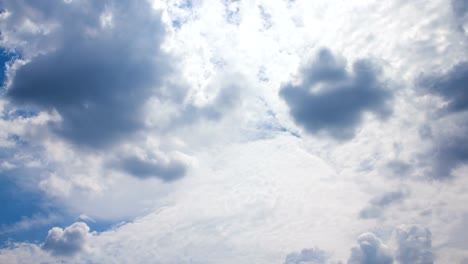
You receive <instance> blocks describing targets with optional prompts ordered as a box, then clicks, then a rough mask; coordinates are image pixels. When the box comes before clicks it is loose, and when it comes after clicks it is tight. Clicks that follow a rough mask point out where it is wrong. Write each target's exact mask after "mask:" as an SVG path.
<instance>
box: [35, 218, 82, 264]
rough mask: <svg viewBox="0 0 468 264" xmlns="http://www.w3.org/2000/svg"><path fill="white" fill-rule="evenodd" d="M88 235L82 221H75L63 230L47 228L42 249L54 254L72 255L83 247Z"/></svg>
mask: <svg viewBox="0 0 468 264" xmlns="http://www.w3.org/2000/svg"><path fill="white" fill-rule="evenodd" d="M89 236H90V234H89V227H88V225H87V224H85V223H83V222H76V223H74V224H72V225H70V226H68V227H66V228H65V230H63V229H62V228H60V227H54V228H52V229H50V230H49V233H48V234H47V238H46V240H45V242H44V244H43V245H42V249H44V250H46V251H49V252H50V253H51V254H52V255H56V256H72V255H74V254H76V253H78V252H80V251H82V250H83V249H84V248H85V246H86V242H87V240H88V237H89Z"/></svg>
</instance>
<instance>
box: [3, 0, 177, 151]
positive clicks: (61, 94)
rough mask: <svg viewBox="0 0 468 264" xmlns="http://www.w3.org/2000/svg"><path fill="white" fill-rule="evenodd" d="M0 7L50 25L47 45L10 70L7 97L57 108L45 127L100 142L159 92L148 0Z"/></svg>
mask: <svg viewBox="0 0 468 264" xmlns="http://www.w3.org/2000/svg"><path fill="white" fill-rule="evenodd" d="M3 8H5V9H6V10H7V12H8V14H9V15H8V17H7V21H6V22H7V23H8V22H9V23H21V22H20V21H28V19H30V20H32V23H37V24H52V25H54V26H53V27H51V28H50V30H51V32H50V34H49V35H50V36H47V39H53V40H54V42H53V43H51V46H52V47H51V49H52V50H50V51H46V52H45V53H43V54H38V55H37V56H34V57H31V58H29V57H26V59H27V60H28V61H27V62H26V63H25V64H24V65H23V66H19V67H18V69H17V70H16V71H15V72H14V74H13V77H12V79H11V84H10V85H9V87H8V90H7V96H8V97H9V98H10V99H11V100H12V101H14V102H16V103H21V104H28V105H32V106H36V107H40V108H43V109H46V110H49V111H53V110H55V111H57V112H58V114H59V115H60V117H61V121H60V122H58V123H54V124H52V128H53V130H54V131H55V132H57V133H58V134H59V135H61V136H63V137H65V138H66V139H68V140H70V141H72V142H73V143H76V144H80V145H86V146H92V147H96V146H103V145H108V144H111V143H113V142H114V141H116V140H119V139H122V138H126V137H129V136H131V134H132V133H133V132H135V131H137V130H138V129H140V128H142V126H143V125H144V123H143V120H142V113H141V109H142V108H141V107H142V105H143V104H144V103H145V101H146V99H147V98H149V97H151V96H154V95H156V94H158V92H159V93H161V92H160V91H161V89H160V86H162V84H163V79H164V78H165V77H166V75H168V74H169V72H170V69H171V63H170V60H169V58H168V55H166V54H165V53H164V52H162V51H161V48H160V46H161V42H162V40H163V38H164V35H165V30H164V26H163V25H162V23H161V21H160V16H159V15H158V14H157V13H156V11H154V9H153V8H152V7H151V6H150V5H149V3H147V2H146V1H138V2H134V1H110V2H109V3H105V4H104V3H93V4H92V3H90V2H87V1H85V2H83V3H82V2H75V1H73V2H66V1H57V2H55V3H54V4H52V3H51V4H50V5H40V4H36V3H34V2H29V1H28V2H20V3H17V2H15V3H12V2H11V1H7V2H6V3H4V4H3ZM31 14H32V16H31V17H29V16H30V15H31ZM7 36H8V35H7ZM43 52H44V51H43ZM166 96H168V95H166Z"/></svg>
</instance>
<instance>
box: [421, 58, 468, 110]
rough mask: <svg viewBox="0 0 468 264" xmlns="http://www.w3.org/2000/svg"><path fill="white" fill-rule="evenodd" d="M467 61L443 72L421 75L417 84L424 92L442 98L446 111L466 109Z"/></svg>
mask: <svg viewBox="0 0 468 264" xmlns="http://www.w3.org/2000/svg"><path fill="white" fill-rule="evenodd" d="M467 83H468V62H461V63H458V64H456V65H455V66H453V67H452V68H451V69H450V70H448V71H447V72H445V73H438V74H435V75H427V76H423V77H421V78H420V79H419V80H418V84H419V86H420V87H421V88H422V89H425V92H428V93H432V94H434V95H436V96H439V97H441V98H443V99H444V100H445V101H446V103H447V105H446V106H444V108H443V109H444V110H445V111H446V112H448V113H453V112H461V111H466V110H468V89H467V88H466V84H467Z"/></svg>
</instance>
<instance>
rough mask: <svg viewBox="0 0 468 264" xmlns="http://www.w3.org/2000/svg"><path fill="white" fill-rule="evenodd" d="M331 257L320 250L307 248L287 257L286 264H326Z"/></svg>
mask: <svg viewBox="0 0 468 264" xmlns="http://www.w3.org/2000/svg"><path fill="white" fill-rule="evenodd" d="M328 259H329V255H328V254H327V253H326V252H325V251H323V250H321V249H319V248H305V249H303V250H301V252H293V253H291V254H289V255H287V256H286V260H285V261H284V264H325V263H328V262H327V261H328Z"/></svg>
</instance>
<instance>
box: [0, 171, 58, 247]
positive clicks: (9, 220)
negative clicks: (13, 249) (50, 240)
mask: <svg viewBox="0 0 468 264" xmlns="http://www.w3.org/2000/svg"><path fill="white" fill-rule="evenodd" d="M0 204H2V214H1V217H0V244H4V243H5V242H7V241H35V240H42V239H43V237H45V236H44V235H45V234H47V230H48V227H47V226H42V225H31V226H30V228H18V223H20V222H25V221H27V219H34V218H37V217H38V216H48V215H50V213H51V212H54V211H56V210H57V209H56V208H53V207H52V206H51V205H50V203H48V202H47V200H46V198H45V196H44V195H43V194H42V193H40V192H38V191H32V190H27V189H26V188H24V186H22V184H21V183H20V182H19V181H18V179H17V178H16V177H12V176H11V175H8V174H5V173H2V174H0ZM25 226H27V225H25Z"/></svg>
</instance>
